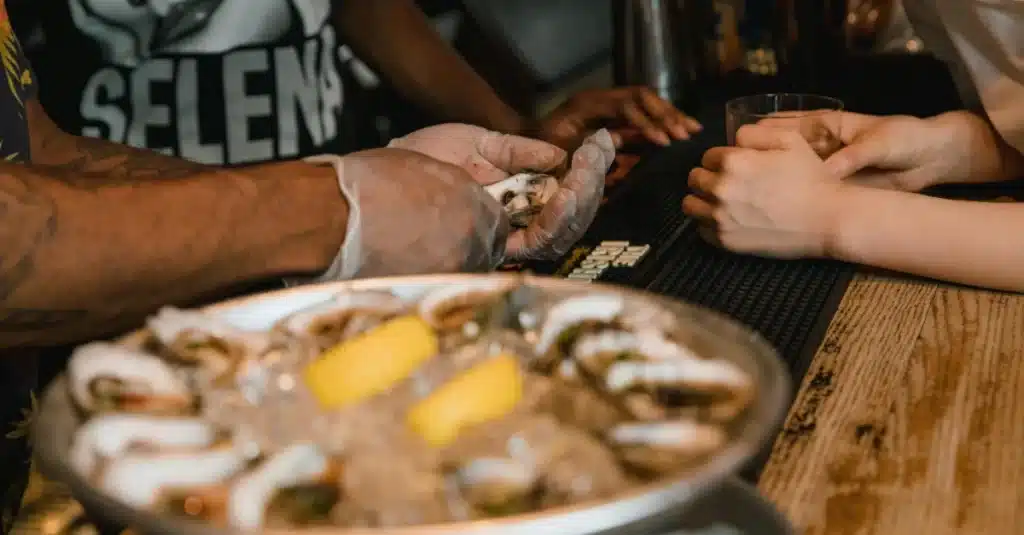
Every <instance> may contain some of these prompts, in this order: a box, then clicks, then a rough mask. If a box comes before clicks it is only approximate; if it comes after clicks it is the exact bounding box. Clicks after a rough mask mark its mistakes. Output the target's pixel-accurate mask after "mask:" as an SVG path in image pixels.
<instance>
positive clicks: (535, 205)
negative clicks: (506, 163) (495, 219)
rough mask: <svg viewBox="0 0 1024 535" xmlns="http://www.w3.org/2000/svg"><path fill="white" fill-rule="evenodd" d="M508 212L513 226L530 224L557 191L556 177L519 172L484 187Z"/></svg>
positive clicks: (522, 226) (521, 226) (520, 226)
mask: <svg viewBox="0 0 1024 535" xmlns="http://www.w3.org/2000/svg"><path fill="white" fill-rule="evenodd" d="M486 189H487V192H488V193H490V194H491V196H492V197H494V198H495V199H496V200H497V201H498V202H500V203H501V205H502V206H504V207H505V212H506V213H508V217H509V220H510V221H511V222H512V226H513V227H519V228H524V227H528V226H530V221H532V220H533V217H534V216H535V215H537V214H538V213H540V211H541V209H542V208H544V205H545V204H547V203H548V201H549V200H551V197H552V196H554V194H555V192H556V191H558V179H556V178H555V177H553V176H551V175H544V174H536V173H520V174H518V175H512V176H510V177H508V178H506V179H505V180H502V181H501V182H495V183H494V184H491V185H490V186H487V187H486Z"/></svg>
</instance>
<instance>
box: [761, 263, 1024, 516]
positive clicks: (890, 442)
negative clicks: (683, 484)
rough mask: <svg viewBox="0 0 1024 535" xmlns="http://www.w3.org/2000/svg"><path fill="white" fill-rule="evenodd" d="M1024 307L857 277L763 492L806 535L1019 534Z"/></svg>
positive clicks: (908, 282)
mask: <svg viewBox="0 0 1024 535" xmlns="http://www.w3.org/2000/svg"><path fill="white" fill-rule="evenodd" d="M1022 358H1024V296H1021V295H1012V294H1004V293H999V292H989V291H982V290H976V289H970V288H960V287H953V286H946V285H940V284H936V283H934V282H930V281H920V280H913V279H907V278H901V277H897V276H889V275H884V274H863V275H858V276H857V278H856V279H855V280H854V282H853V283H852V284H851V286H850V288H849V290H848V291H847V294H846V296H845V297H844V299H843V302H842V304H841V305H840V308H839V311H838V312H837V314H836V315H835V317H834V318H833V320H832V324H831V325H830V327H829V330H828V333H827V334H826V336H825V339H824V341H823V342H822V345H821V347H820V348H819V350H818V353H817V355H816V357H815V360H814V362H813V364H812V366H811V369H810V372H809V373H808V374H807V376H806V377H805V378H804V381H803V384H802V385H801V388H800V392H799V394H798V395H797V398H796V401H795V403H794V405H793V407H792V409H791V410H790V413H789V416H788V418H787V421H786V424H785V426H784V428H783V431H782V433H781V434H780V435H779V437H778V439H777V440H776V442H775V445H774V449H773V452H772V457H771V460H770V461H769V464H768V466H767V467H766V469H765V472H764V474H763V476H762V478H761V482H760V489H761V491H762V492H763V493H764V494H765V495H766V496H767V497H768V498H769V499H770V500H772V501H773V502H774V503H775V504H777V505H778V506H779V508H780V509H781V510H782V511H783V513H785V514H786V515H787V516H788V517H789V518H790V519H791V520H792V521H793V522H794V524H795V525H796V527H797V529H798V532H799V533H807V534H857V535H860V534H865V535H866V534H872V535H874V534H878V535H882V534H885V535H893V534H900V535H902V534H907V535H944V534H953V533H955V534H960V533H972V534H973V533H978V534H982V533H983V534H986V535H995V534H1004V533H1005V534H1011V533H1013V534H1017V533H1024V365H1022Z"/></svg>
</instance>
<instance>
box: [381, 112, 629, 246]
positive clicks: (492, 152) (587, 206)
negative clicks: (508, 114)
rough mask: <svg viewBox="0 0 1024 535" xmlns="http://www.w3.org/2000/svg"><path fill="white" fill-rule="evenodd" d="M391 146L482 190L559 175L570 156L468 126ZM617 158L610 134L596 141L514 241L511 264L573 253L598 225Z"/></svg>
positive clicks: (422, 133)
mask: <svg viewBox="0 0 1024 535" xmlns="http://www.w3.org/2000/svg"><path fill="white" fill-rule="evenodd" d="M388 146H389V147H396V148H404V149H409V150H415V151H417V152H421V153H423V154H427V155H429V156H432V157H434V158H437V159H439V160H442V161H445V162H449V163H453V164H456V165H458V166H460V167H462V168H463V169H465V170H466V171H468V172H469V173H470V175H471V176H472V177H473V178H474V179H475V180H476V181H477V183H479V184H480V185H482V186H487V185H490V184H493V183H495V182H500V181H501V180H504V179H506V178H508V177H509V176H512V175H513V174H516V173H521V172H526V171H538V172H548V173H556V169H558V168H560V167H562V166H563V164H564V163H565V151H563V150H561V149H559V148H558V147H555V146H554V145H551V144H548V143H545V142H543V141H538V140H535V139H529V138H525V137H521V136H513V135H507V134H500V133H498V132H493V131H490V130H487V129H485V128H480V127H478V126H471V125H465V124H444V125H438V126H433V127H429V128H424V129H422V130H418V131H416V132H413V133H411V134H409V135H407V136H405V137H402V138H398V139H395V140H393V141H391V143H389V144H388ZM614 158H615V147H614V146H613V143H612V139H611V136H609V135H608V132H606V131H599V132H598V133H596V134H594V135H593V136H591V138H589V139H588V141H587V143H584V145H583V146H581V147H580V149H578V150H577V151H576V153H575V154H574V155H573V161H572V165H571V168H570V170H569V172H568V174H566V175H565V177H564V178H562V179H561V180H560V182H559V183H560V188H559V190H558V191H557V192H556V193H555V195H553V196H552V198H551V199H550V201H549V202H548V204H547V205H546V206H545V207H544V209H543V210H542V211H541V213H540V214H538V215H537V216H536V217H535V218H534V220H533V222H532V224H531V225H530V226H529V227H528V228H526V229H518V230H516V231H515V232H513V233H512V234H511V235H510V236H509V238H508V245H507V247H506V256H507V257H508V259H509V260H515V261H520V260H527V259H555V258H558V257H559V256H561V255H563V254H565V253H566V252H568V250H569V248H570V247H572V245H573V244H575V243H576V242H577V241H579V239H580V238H581V237H583V234H584V233H585V232H586V229H587V228H588V227H589V226H590V224H591V223H592V222H593V220H594V216H595V215H596V213H597V208H598V207H599V206H600V204H601V198H602V196H603V193H604V177H605V174H606V173H607V171H608V168H609V167H610V166H611V164H612V161H613V160H614Z"/></svg>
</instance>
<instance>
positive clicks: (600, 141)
mask: <svg viewBox="0 0 1024 535" xmlns="http://www.w3.org/2000/svg"><path fill="white" fill-rule="evenodd" d="M620 139H621V138H620ZM588 140H590V141H593V142H594V143H595V144H596V145H597V146H598V147H600V148H601V150H604V151H607V150H614V149H615V140H614V139H612V134H611V132H609V131H608V129H607V128H602V129H600V130H598V131H597V132H594V133H593V134H591V135H590V137H589V138H588Z"/></svg>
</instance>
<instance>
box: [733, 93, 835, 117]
mask: <svg viewBox="0 0 1024 535" xmlns="http://www.w3.org/2000/svg"><path fill="white" fill-rule="evenodd" d="M766 97H768V98H770V97H783V98H784V97H799V98H813V99H817V100H820V101H821V102H824V103H828V104H831V106H832V107H831V108H818V109H814V110H786V111H785V112H783V113H791V114H793V115H791V116H792V117H804V116H807V115H813V114H816V113H824V112H841V111H843V110H844V109H845V106H846V105H845V104H844V103H843V101H842V100H839V99H838V98H835V97H830V96H826V95H819V94H816V93H785V92H783V93H758V94H756V95H745V96H742V97H736V98H733V99H729V100H728V101H726V103H725V112H726V113H730V112H732V111H734V110H733V108H734V107H736V106H737V105H739V104H740V103H742V102H744V101H747V100H752V99H756V98H766ZM776 113H780V112H778V111H773V112H749V111H745V112H743V114H744V115H747V116H749V117H758V118H767V117H771V116H772V115H774V114H776Z"/></svg>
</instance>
